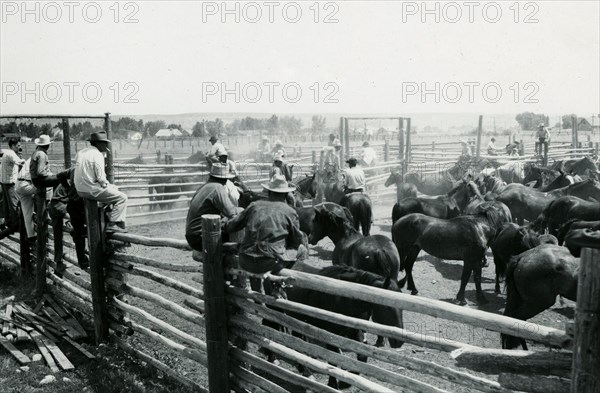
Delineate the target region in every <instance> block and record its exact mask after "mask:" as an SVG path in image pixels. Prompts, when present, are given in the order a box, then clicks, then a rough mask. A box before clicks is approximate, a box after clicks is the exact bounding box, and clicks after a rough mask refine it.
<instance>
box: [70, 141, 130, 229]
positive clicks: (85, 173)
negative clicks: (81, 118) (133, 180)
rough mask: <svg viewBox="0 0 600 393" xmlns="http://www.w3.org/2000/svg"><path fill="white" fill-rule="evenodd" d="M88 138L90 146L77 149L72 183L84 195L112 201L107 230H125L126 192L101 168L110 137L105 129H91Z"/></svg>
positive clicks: (109, 203)
mask: <svg viewBox="0 0 600 393" xmlns="http://www.w3.org/2000/svg"><path fill="white" fill-rule="evenodd" d="M89 141H90V144H91V145H92V146H90V147H88V148H85V149H83V150H80V151H79V152H78V153H77V155H76V156H75V174H74V184H75V189H76V190H77V194H79V196H80V197H82V198H84V199H93V200H95V201H98V202H101V203H103V204H106V205H112V209H111V211H110V214H109V215H108V221H109V222H108V224H107V225H106V232H127V231H126V230H125V209H126V208H127V195H125V194H124V193H123V192H121V191H119V189H118V188H117V187H116V186H115V185H113V184H110V183H109V182H108V180H107V179H106V171H105V169H104V168H105V167H104V155H103V153H105V152H107V151H108V144H109V143H110V140H108V138H107V137H106V133H105V132H94V133H93V134H92V135H90V139H89Z"/></svg>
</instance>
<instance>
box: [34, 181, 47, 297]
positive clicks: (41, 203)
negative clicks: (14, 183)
mask: <svg viewBox="0 0 600 393" xmlns="http://www.w3.org/2000/svg"><path fill="white" fill-rule="evenodd" d="M35 214H36V234H37V240H36V261H37V263H36V268H35V295H36V297H39V296H42V295H43V294H44V293H45V292H46V249H47V248H48V247H47V246H48V245H47V243H48V222H47V220H46V188H38V189H37V191H36V194H35Z"/></svg>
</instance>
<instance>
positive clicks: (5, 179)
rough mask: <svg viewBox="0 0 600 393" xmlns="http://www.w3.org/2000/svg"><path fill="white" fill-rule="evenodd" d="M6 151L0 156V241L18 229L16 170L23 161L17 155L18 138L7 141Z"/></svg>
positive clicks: (18, 147) (19, 144) (19, 145)
mask: <svg viewBox="0 0 600 393" xmlns="http://www.w3.org/2000/svg"><path fill="white" fill-rule="evenodd" d="M8 147H9V149H8V150H5V151H4V154H3V155H2V159H1V162H2V165H0V184H1V185H2V198H3V203H4V206H3V207H4V223H5V225H6V228H5V229H4V230H2V232H0V239H4V238H5V237H6V236H8V235H10V234H12V233H14V232H16V231H17V230H18V229H19V214H18V212H17V204H18V203H19V197H18V196H17V192H16V191H15V183H16V181H17V176H16V175H17V171H18V170H17V168H19V167H21V166H22V165H23V164H24V163H25V160H23V159H22V158H21V157H19V155H18V154H17V153H18V152H19V149H20V148H21V142H20V141H19V139H18V138H10V139H9V140H8Z"/></svg>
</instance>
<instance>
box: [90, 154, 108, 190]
mask: <svg viewBox="0 0 600 393" xmlns="http://www.w3.org/2000/svg"><path fill="white" fill-rule="evenodd" d="M91 164H92V166H93V167H94V175H95V176H96V182H97V183H98V184H100V185H101V186H102V187H106V186H107V185H108V180H107V179H106V172H105V170H104V156H103V155H102V153H100V150H98V151H96V152H94V153H93V157H92V162H91Z"/></svg>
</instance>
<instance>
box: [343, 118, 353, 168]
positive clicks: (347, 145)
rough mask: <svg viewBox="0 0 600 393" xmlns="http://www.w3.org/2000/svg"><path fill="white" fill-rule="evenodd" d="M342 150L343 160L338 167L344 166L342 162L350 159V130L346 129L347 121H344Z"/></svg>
mask: <svg viewBox="0 0 600 393" xmlns="http://www.w3.org/2000/svg"><path fill="white" fill-rule="evenodd" d="M344 120H345V121H344V149H346V155H345V157H344V160H342V162H340V167H343V166H344V162H345V161H346V160H347V159H348V158H350V157H351V155H350V130H349V128H348V119H347V118H346V119H344Z"/></svg>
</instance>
